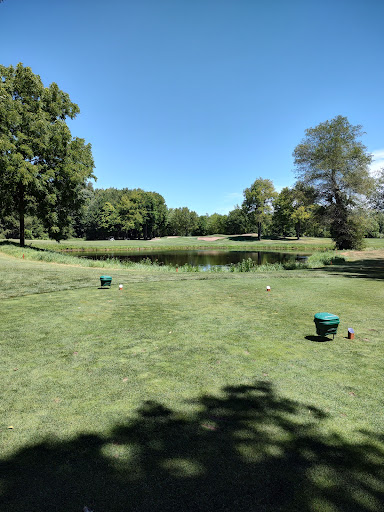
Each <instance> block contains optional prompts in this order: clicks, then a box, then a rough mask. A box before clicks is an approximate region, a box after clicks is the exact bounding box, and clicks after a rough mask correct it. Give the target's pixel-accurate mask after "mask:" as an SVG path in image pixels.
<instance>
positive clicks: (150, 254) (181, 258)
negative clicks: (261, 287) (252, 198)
mask: <svg viewBox="0 0 384 512" xmlns="http://www.w3.org/2000/svg"><path fill="white" fill-rule="evenodd" d="M71 254H73V255H76V256H79V257H81V258H89V259H94V260H105V259H108V258H117V259H119V260H121V261H128V260H130V261H132V262H139V261H141V260H143V259H146V258H149V259H150V260H151V261H152V262H157V263H158V264H160V265H173V266H175V267H176V266H182V265H185V264H186V263H189V264H190V265H192V266H199V267H202V268H203V269H209V268H210V267H213V266H229V265H230V264H231V263H238V262H240V261H242V260H244V259H248V258H251V259H252V260H254V261H256V262H257V264H258V265H264V264H265V263H287V262H293V261H295V260H297V259H300V260H302V259H305V258H307V256H308V255H307V254H297V253H292V252H291V253H286V252H272V251H214V250H209V249H206V250H198V251H135V252H115V251H113V252H112V251H108V252H86V253H84V252H82V253H78V254H75V253H71Z"/></svg>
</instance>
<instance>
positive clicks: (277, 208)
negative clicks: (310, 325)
mask: <svg viewBox="0 0 384 512" xmlns="http://www.w3.org/2000/svg"><path fill="white" fill-rule="evenodd" d="M293 203H294V195H293V191H292V189H291V188H288V187H284V188H283V189H281V191H280V193H279V194H278V195H277V197H276V199H275V200H274V202H273V216H272V230H273V234H274V235H278V236H283V237H286V236H289V235H291V234H292V233H293V227H294V220H293V219H292V214H293V212H294V204H293Z"/></svg>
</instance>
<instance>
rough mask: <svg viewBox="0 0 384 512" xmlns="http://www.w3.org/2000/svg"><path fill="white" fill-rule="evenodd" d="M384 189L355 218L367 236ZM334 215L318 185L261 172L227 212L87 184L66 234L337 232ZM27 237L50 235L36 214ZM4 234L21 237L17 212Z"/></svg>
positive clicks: (382, 212) (376, 227)
mask: <svg viewBox="0 0 384 512" xmlns="http://www.w3.org/2000/svg"><path fill="white" fill-rule="evenodd" d="M377 192H379V190H377ZM383 203H384V195H383V194H380V193H377V194H376V199H374V198H372V201H371V203H370V205H369V208H368V207H366V208H362V207H359V208H356V209H355V210H354V212H353V216H354V219H355V222H356V223H358V224H359V226H360V232H362V236H364V237H379V236H384V208H383V207H384V204H383ZM331 227H332V219H331V218H330V216H329V211H328V210H327V207H326V206H325V205H324V204H322V201H321V197H319V194H318V193H317V192H316V190H315V188H314V187H312V186H309V185H306V184H304V183H303V182H301V181H299V182H297V183H296V184H295V186H293V187H291V188H288V187H285V188H283V189H282V190H281V191H280V192H279V193H278V192H276V190H275V188H274V186H273V183H272V181H271V180H268V179H263V178H258V179H257V180H255V182H254V183H253V184H252V185H251V186H250V187H249V188H247V189H245V190H244V200H243V202H242V204H241V205H237V206H236V207H235V208H234V209H233V210H232V211H230V212H229V213H228V214H227V215H221V214H218V213H214V214H213V215H208V214H206V215H198V214H197V213H196V212H194V211H192V210H190V209H189V208H187V207H180V208H167V206H166V204H165V200H164V198H163V197H162V196H161V195H160V194H158V193H156V192H145V191H144V190H141V189H133V190H130V189H120V190H119V189H116V188H108V189H95V190H94V189H93V186H92V184H91V183H88V184H87V185H86V186H85V187H84V189H83V203H82V207H81V209H80V210H79V211H77V212H76V213H74V214H73V218H72V223H71V225H70V226H67V229H66V236H65V237H70V236H72V237H81V238H86V239H89V240H96V239H108V238H115V239H144V240H145V239H151V238H154V237H161V236H206V235H213V234H226V235H237V234H238V235H241V234H246V233H257V234H258V236H259V237H260V238H261V237H262V236H263V237H271V238H280V237H293V236H295V237H297V238H298V239H299V238H300V237H301V236H313V237H325V236H328V237H329V236H331ZM25 235H26V238H29V239H33V238H48V237H49V232H48V230H46V228H45V227H44V224H43V223H42V222H41V221H40V220H39V219H38V217H35V216H27V217H26V218H25ZM0 236H3V237H6V238H18V237H19V221H18V218H17V214H15V215H7V216H4V217H2V218H1V220H0Z"/></svg>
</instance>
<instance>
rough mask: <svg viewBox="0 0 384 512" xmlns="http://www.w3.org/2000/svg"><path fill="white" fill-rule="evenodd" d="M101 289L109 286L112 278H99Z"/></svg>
mask: <svg viewBox="0 0 384 512" xmlns="http://www.w3.org/2000/svg"><path fill="white" fill-rule="evenodd" d="M100 283H101V287H102V288H104V287H106V286H111V284H112V277H111V276H100Z"/></svg>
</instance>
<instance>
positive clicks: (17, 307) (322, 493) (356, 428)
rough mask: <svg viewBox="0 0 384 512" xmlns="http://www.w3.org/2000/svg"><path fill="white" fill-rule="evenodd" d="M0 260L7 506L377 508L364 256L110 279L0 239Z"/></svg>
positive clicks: (376, 340) (375, 355) (374, 362)
mask: <svg viewBox="0 0 384 512" xmlns="http://www.w3.org/2000/svg"><path fill="white" fill-rule="evenodd" d="M355 256H356V255H355ZM0 268H1V271H2V272H1V275H2V285H3V286H2V288H1V290H0V297H1V299H2V302H1V318H2V326H1V352H2V358H1V371H2V377H3V393H2V396H1V409H2V411H3V413H2V416H1V418H2V419H1V420H0V439H1V446H2V450H3V454H2V462H0V468H1V469H2V471H3V480H2V482H3V484H2V499H3V502H2V501H0V504H1V503H3V508H4V510H7V511H10V512H12V511H16V510H24V509H25V510H28V511H35V510H36V511H40V510H51V504H53V503H54V510H57V511H59V512H64V511H65V512H68V511H72V510H73V511H76V510H82V507H83V506H84V505H87V506H90V507H94V509H95V512H99V511H100V512H106V511H111V512H115V511H116V512H117V511H121V510H139V511H144V510H148V509H155V510H258V511H259V510H262V511H264V510H265V511H268V512H270V511H272V512H275V511H278V510H301V511H308V512H309V511H312V510H316V511H317V510H321V511H322V510H324V511H347V510H348V511H351V510H352V511H353V510H356V511H357V510H359V511H370V510H380V506H381V502H380V500H381V499H382V498H383V496H384V488H383V484H382V478H383V474H382V468H383V466H384V464H383V463H384V451H383V450H384V444H383V442H382V438H381V437H380V436H381V434H382V415H381V412H380V411H381V410H382V406H383V391H382V382H381V381H380V379H381V372H382V367H383V363H384V349H383V341H384V339H383V338H384V336H383V334H382V304H383V299H384V287H383V281H382V278H383V277H384V275H383V272H382V271H377V269H375V268H372V263H369V264H367V265H366V264H365V262H364V261H357V262H356V263H355V264H354V265H353V266H352V265H350V266H346V267H345V268H340V267H334V268H331V269H328V270H327V271H325V270H315V271H305V272H304V271H303V272H295V271H293V272H289V271H286V272H282V273H273V275H272V274H271V275H268V274H236V275H235V274H231V275H220V274H219V275H215V274H212V275H208V274H207V275H202V274H198V275H178V274H176V273H173V274H169V273H168V274H157V273H150V272H148V273H145V272H137V271H130V270H129V271H128V270H124V269H117V270H116V271H114V272H112V271H111V272H110V273H111V275H112V276H113V283H114V285H113V286H112V287H111V289H109V290H100V289H98V284H99V275H100V274H101V273H103V272H101V271H100V269H94V268H80V267H72V266H64V265H59V264H47V263H42V262H32V261H27V260H20V259H14V258H10V257H8V256H4V255H1V254H0ZM120 282H121V283H123V285H124V289H123V291H119V290H118V288H117V284H118V283H120ZM266 285H269V286H271V288H272V291H271V292H270V293H267V292H266ZM319 311H330V312H332V313H335V314H337V315H339V316H340V319H341V325H340V328H339V332H338V335H337V336H336V337H335V340H334V341H328V342H318V341H316V338H315V337H314V334H315V329H314V323H313V315H314V314H315V313H316V312H319ZM349 326H352V327H354V328H355V331H356V338H355V340H354V341H348V340H347V339H345V336H346V333H347V327H349ZM9 426H13V429H9V428H8V427H9ZM380 477H381V480H380ZM21 481H23V486H24V491H23V492H20V489H19V487H20V485H21Z"/></svg>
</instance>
